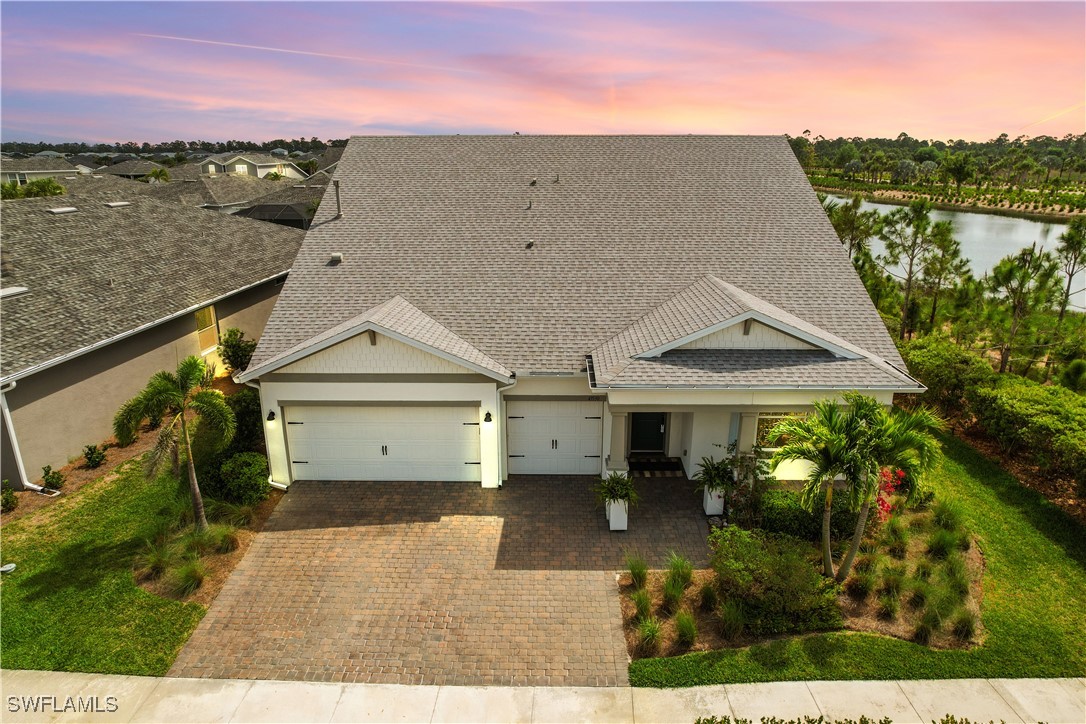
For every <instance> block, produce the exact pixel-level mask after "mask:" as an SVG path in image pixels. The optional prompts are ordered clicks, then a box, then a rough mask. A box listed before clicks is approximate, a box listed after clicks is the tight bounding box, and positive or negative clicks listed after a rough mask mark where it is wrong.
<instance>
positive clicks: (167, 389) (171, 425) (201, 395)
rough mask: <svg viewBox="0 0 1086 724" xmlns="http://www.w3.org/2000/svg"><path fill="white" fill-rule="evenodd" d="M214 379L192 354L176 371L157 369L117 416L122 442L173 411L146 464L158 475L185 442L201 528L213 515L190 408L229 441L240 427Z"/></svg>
mask: <svg viewBox="0 0 1086 724" xmlns="http://www.w3.org/2000/svg"><path fill="white" fill-rule="evenodd" d="M208 383H209V380H208V379H207V366H206V365H205V364H204V361H203V360H202V359H200V358H199V357H195V356H190V357H186V358H185V359H183V360H181V361H180V362H179V363H178V365H177V372H176V373H171V372H167V371H165V370H163V371H161V372H156V373H155V374H154V375H152V376H151V379H150V380H149V381H148V382H147V386H146V387H144V388H143V390H142V391H141V392H140V393H139V394H138V395H136V396H135V397H133V398H132V399H131V400H129V401H128V402H126V403H124V405H122V406H121V409H120V410H118V411H117V414H116V415H115V416H114V418H113V431H114V433H115V434H116V436H117V440H118V442H120V443H121V444H122V445H124V444H127V443H128V442H131V441H132V440H134V439H135V436H136V430H137V428H138V427H139V425H140V423H141V422H143V420H145V419H147V418H150V419H152V420H158V419H161V418H162V416H163V415H164V414H167V413H168V414H169V415H170V420H169V422H168V423H167V424H163V425H162V427H161V430H160V432H159V434H158V442H157V443H156V444H155V448H154V450H153V451H152V452H151V456H150V458H149V459H148V462H147V466H146V468H145V470H146V473H147V475H148V476H149V477H150V476H153V475H155V474H156V473H157V472H158V471H159V470H160V469H161V467H162V464H163V463H164V462H165V461H166V459H167V458H168V457H171V456H172V457H173V458H174V459H175V460H176V459H177V455H178V448H179V447H182V448H183V449H184V452H185V458H186V461H187V463H188V473H189V491H190V493H191V494H192V514H193V522H194V524H195V526H196V529H197V530H204V529H206V528H207V518H206V517H205V515H204V499H203V496H201V495H200V485H199V483H198V482H197V480H196V465H195V464H194V463H193V460H192V444H191V441H190V439H189V426H190V425H191V421H190V420H188V419H186V414H188V413H190V412H192V413H195V415H197V416H198V417H199V418H200V424H201V425H206V426H208V428H209V429H210V430H212V431H213V432H214V434H215V435H216V436H217V437H219V438H221V439H222V441H223V444H226V443H228V442H230V440H231V439H232V438H233V437H234V429H235V421H234V413H233V411H232V410H231V409H230V407H229V406H228V405H227V404H226V400H225V398H223V394H222V393H221V392H219V391H218V390H212V389H210V388H209V387H208Z"/></svg>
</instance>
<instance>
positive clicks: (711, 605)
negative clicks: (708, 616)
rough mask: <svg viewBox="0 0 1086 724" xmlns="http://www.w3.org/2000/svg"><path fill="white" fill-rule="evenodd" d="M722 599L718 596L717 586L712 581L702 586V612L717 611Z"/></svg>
mask: <svg viewBox="0 0 1086 724" xmlns="http://www.w3.org/2000/svg"><path fill="white" fill-rule="evenodd" d="M719 600H720V597H719V596H717V595H716V586H715V585H713V583H712V581H706V582H705V583H703V584H702V585H701V596H700V601H701V610H702V611H715V610H716V607H717V602H718V601H719Z"/></svg>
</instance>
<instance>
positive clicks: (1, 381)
mask: <svg viewBox="0 0 1086 724" xmlns="http://www.w3.org/2000/svg"><path fill="white" fill-rule="evenodd" d="M289 272H290V269H287V270H286V271H282V272H279V273H278V274H274V275H272V276H270V277H267V278H265V279H261V280H260V281H256V282H253V283H252V284H247V285H245V286H243V287H238V288H237V289H235V290H234V291H232V292H229V293H227V294H221V295H219V296H217V297H215V298H214V299H209V300H207V301H205V302H200V303H199V304H194V305H192V306H191V307H187V308H185V309H182V310H181V311H179V312H174V313H173V314H170V315H168V316H165V317H162V318H161V319H156V320H155V321H153V322H147V323H146V324H141V325H140V326H138V327H135V328H133V329H130V330H128V331H127V332H122V333H121V334H117V335H114V336H112V337H110V338H108V339H103V340H102V341H101V342H95V343H94V344H90V345H87V346H86V347H81V348H80V349H77V350H75V351H74V352H68V353H67V354H63V355H61V356H59V357H54V358H53V359H51V360H48V361H46V362H41V363H39V364H36V365H33V366H31V367H27V368H26V369H24V370H20V371H18V372H14V373H12V374H10V375H5V376H3V377H0V385H6V384H8V382H14V381H15V380H21V379H23V378H25V377H29V376H31V375H33V374H37V373H38V372H41V371H42V370H47V369H49V368H50V367H55V366H57V365H59V364H63V363H65V362H68V361H70V360H73V359H75V358H76V357H81V356H83V355H85V354H88V353H90V352H94V351H95V350H99V349H102V348H103V347H108V346H109V345H111V344H115V343H116V342H120V341H121V340H123V339H127V338H129V337H132V336H134V335H137V334H139V333H141V332H145V331H147V330H148V329H151V328H153V327H157V326H158V325H160V324H165V323H166V322H170V321H172V320H174V319H177V318H178V317H183V316H185V315H186V314H192V313H193V312H195V311H196V310H198V309H203V308H204V307H206V306H207V305H209V304H215V303H216V302H220V301H222V300H223V299H226V298H228V297H232V296H234V295H235V294H240V293H242V292H244V291H248V290H250V289H253V288H255V287H259V286H260V285H261V284H267V283H268V282H271V281H275V280H276V279H278V278H279V277H282V276H285V275H286V274H288V273H289Z"/></svg>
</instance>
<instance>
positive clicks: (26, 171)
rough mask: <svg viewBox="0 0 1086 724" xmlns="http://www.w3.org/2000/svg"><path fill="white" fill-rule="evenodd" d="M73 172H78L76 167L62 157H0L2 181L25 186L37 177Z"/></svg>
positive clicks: (51, 176)
mask: <svg viewBox="0 0 1086 724" xmlns="http://www.w3.org/2000/svg"><path fill="white" fill-rule="evenodd" d="M73 173H78V169H77V168H76V167H75V166H73V165H72V164H70V163H68V162H67V161H65V160H64V158H63V157H61V158H57V157H55V156H31V157H30V158H4V159H0V179H2V180H3V183H12V182H14V183H17V184H19V185H20V186H25V185H26V184H28V183H30V182H31V181H37V180H38V179H43V178H56V177H58V176H65V175H71V174H73Z"/></svg>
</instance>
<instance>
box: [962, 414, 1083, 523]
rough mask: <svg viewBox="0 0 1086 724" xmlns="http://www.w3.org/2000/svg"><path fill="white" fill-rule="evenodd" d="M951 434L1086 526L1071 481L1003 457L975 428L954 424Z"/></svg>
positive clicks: (1022, 459)
mask: <svg viewBox="0 0 1086 724" xmlns="http://www.w3.org/2000/svg"><path fill="white" fill-rule="evenodd" d="M951 431H952V432H953V433H954V435H955V436H956V437H957V438H958V439H960V440H962V441H964V442H965V443H967V444H968V445H969V446H970V447H972V448H973V449H974V450H976V451H977V452H979V453H980V454H981V455H983V456H984V457H986V458H988V459H989V460H991V461H992V462H994V463H996V464H997V465H999V466H1000V467H1001V468H1003V469H1004V470H1006V471H1007V472H1008V473H1010V474H1011V475H1013V476H1014V477H1015V478H1017V479H1018V482H1019V483H1021V484H1022V485H1024V486H1026V487H1027V488H1029V489H1030V490H1035V491H1037V492H1038V493H1040V494H1041V495H1043V496H1044V497H1045V498H1046V499H1047V500H1048V501H1049V502H1051V503H1053V504H1054V505H1056V506H1058V507H1059V508H1060V509H1061V510H1063V511H1064V512H1065V513H1067V514H1068V515H1070V516H1071V517H1072V518H1074V519H1075V520H1077V521H1078V522H1079V523H1082V524H1083V525H1086V499H1083V498H1081V497H1079V496H1078V495H1077V494H1076V491H1075V488H1076V486H1075V481H1074V480H1072V479H1071V478H1068V477H1060V476H1058V475H1053V474H1052V473H1050V472H1048V471H1046V470H1042V469H1041V468H1040V467H1038V466H1037V465H1035V464H1033V463H1032V462H1030V461H1029V460H1026V459H1024V457H1019V456H1015V455H1007V454H1005V453H1004V452H1003V451H1002V450H1001V449H1000V447H999V445H998V443H996V442H995V441H994V440H992V439H991V438H990V437H988V436H987V434H985V432H984V431H983V430H982V429H981V428H980V427H979V426H977V425H975V424H963V423H959V422H955V423H954V424H953V427H952V430H951Z"/></svg>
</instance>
